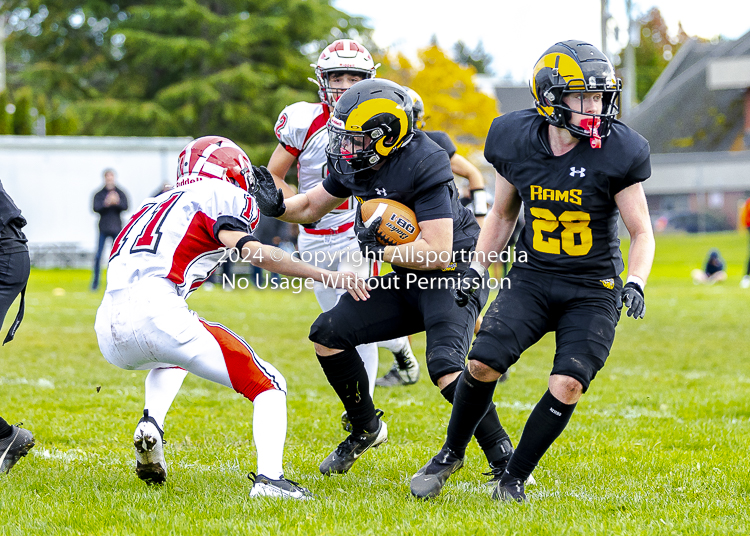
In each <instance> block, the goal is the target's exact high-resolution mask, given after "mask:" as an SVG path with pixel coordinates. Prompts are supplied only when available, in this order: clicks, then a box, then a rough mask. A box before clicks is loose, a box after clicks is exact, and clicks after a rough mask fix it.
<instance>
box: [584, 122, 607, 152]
mask: <svg viewBox="0 0 750 536" xmlns="http://www.w3.org/2000/svg"><path fill="white" fill-rule="evenodd" d="M601 124H602V120H601V119H599V118H598V117H584V118H583V119H582V120H581V128H582V129H583V130H585V131H586V132H587V133H588V134H590V136H591V137H590V138H589V142H590V143H591V148H592V149H601V147H602V137H601V136H600V135H599V127H600V126H601Z"/></svg>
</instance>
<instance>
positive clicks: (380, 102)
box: [255, 78, 512, 474]
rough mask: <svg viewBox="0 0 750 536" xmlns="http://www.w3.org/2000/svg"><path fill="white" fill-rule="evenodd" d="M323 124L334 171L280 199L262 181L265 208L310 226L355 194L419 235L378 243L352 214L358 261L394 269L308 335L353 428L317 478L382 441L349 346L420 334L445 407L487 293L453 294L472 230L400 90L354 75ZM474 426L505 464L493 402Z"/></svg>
mask: <svg viewBox="0 0 750 536" xmlns="http://www.w3.org/2000/svg"><path fill="white" fill-rule="evenodd" d="M328 129H329V138H330V142H329V147H328V151H327V152H328V165H329V169H330V175H329V176H328V177H327V178H326V179H325V180H324V181H323V183H322V184H319V185H318V186H316V187H315V188H313V189H312V190H310V191H308V192H306V193H304V194H298V195H296V196H294V197H290V198H288V199H286V200H284V198H283V195H282V194H281V191H280V190H278V191H277V190H276V188H275V186H274V183H273V180H272V178H271V177H270V175H268V177H266V176H265V175H264V176H261V177H258V179H257V183H258V189H257V191H256V194H255V195H256V199H257V201H258V205H259V207H260V210H261V212H263V214H266V215H268V216H273V217H278V218H280V219H283V220H285V221H290V222H296V223H305V222H311V221H315V220H317V219H318V218H320V217H321V216H322V215H323V214H326V213H328V212H329V211H330V210H331V209H333V208H335V207H336V206H338V205H339V204H341V202H342V199H345V198H347V197H349V196H351V195H355V196H356V197H357V198H358V199H359V201H360V203H361V202H364V201H367V200H369V199H373V198H387V199H393V200H395V201H398V202H400V203H403V204H404V205H406V206H408V207H409V208H411V209H412V210H413V211H414V212H415V214H416V217H417V221H418V223H419V226H420V229H421V237H420V238H418V239H417V240H416V241H414V242H411V243H409V244H402V245H399V246H382V245H380V244H379V243H378V242H377V240H376V238H375V230H376V229H377V227H378V225H379V219H376V220H375V221H373V222H372V223H371V224H370V225H369V227H366V226H365V225H364V224H363V223H362V219H361V216H360V217H358V218H357V222H356V223H355V228H356V231H357V237H358V239H359V242H360V248H361V249H362V252H363V254H364V256H365V257H368V258H372V257H375V258H377V259H379V260H383V261H386V262H389V263H391V265H392V266H393V272H391V273H389V274H386V275H384V276H381V277H377V278H373V279H372V280H371V285H370V287H371V289H370V297H369V299H367V300H366V301H355V300H354V299H349V298H347V297H346V296H343V297H342V298H341V299H340V300H339V302H338V304H337V305H336V306H335V307H334V308H333V309H331V310H330V311H327V312H324V313H323V314H321V315H320V316H319V317H318V319H317V320H316V321H315V322H314V324H313V325H312V328H311V330H310V339H311V340H312V341H313V342H314V343H315V352H316V354H317V357H318V360H319V362H320V365H321V367H322V368H323V371H324V373H325V375H326V377H327V378H328V381H329V383H330V384H331V386H332V387H333V389H334V390H335V391H336V394H337V395H338V396H339V398H340V399H341V401H342V402H343V404H344V408H345V409H346V412H347V414H348V417H349V419H350V421H351V424H352V426H353V432H352V433H351V434H350V435H349V436H348V437H347V438H346V439H345V440H344V441H343V442H342V443H341V444H340V445H339V446H338V447H337V448H336V449H335V450H334V451H333V452H332V453H331V454H330V455H329V456H328V457H327V458H326V459H325V460H324V461H323V462H322V463H321V465H320V470H321V472H322V473H324V474H331V473H345V472H347V471H348V470H349V469H350V468H351V466H352V465H353V464H354V462H355V461H356V460H357V458H358V457H359V456H360V455H361V454H362V453H363V452H365V451H366V450H367V449H369V448H371V447H375V446H377V445H379V444H381V443H383V442H384V441H386V439H387V438H388V434H387V428H386V425H385V423H384V422H383V421H382V420H381V419H380V415H382V413H380V412H377V413H376V410H375V407H374V405H373V403H372V399H371V397H370V395H369V393H368V389H367V374H366V372H365V368H364V365H363V363H362V360H361V358H360V357H359V354H358V353H357V350H356V349H355V347H356V346H358V345H360V344H364V343H368V342H375V341H382V340H387V339H392V338H395V337H400V336H404V335H411V334H413V333H418V332H420V331H426V332H427V350H426V356H427V369H428V371H429V374H430V379H431V380H432V381H433V383H434V384H435V385H437V386H438V388H439V389H440V392H441V394H442V395H443V396H444V397H445V398H446V399H447V400H448V401H449V402H452V401H453V394H454V392H455V387H456V380H457V378H458V376H459V374H460V373H461V371H462V370H463V369H464V367H465V357H466V352H468V349H469V345H470V343H471V334H472V330H471V327H472V326H473V325H474V322H475V320H476V318H477V315H478V314H479V311H481V309H482V306H483V305H484V304H485V302H486V300H487V297H488V295H489V289H488V288H485V289H481V290H480V291H478V292H476V293H474V294H473V295H472V296H471V297H470V298H469V299H468V300H467V303H466V304H464V305H465V307H459V306H458V305H457V304H456V303H455V301H454V299H453V296H452V294H451V289H453V288H454V287H455V286H456V285H457V281H458V274H460V273H461V272H462V271H463V270H464V269H466V268H467V267H468V260H469V253H470V252H471V251H472V250H473V249H474V247H475V245H476V240H477V237H478V235H479V225H477V222H476V220H475V219H474V216H473V215H472V214H471V212H470V211H469V210H468V209H466V208H465V207H463V206H462V205H461V204H460V203H459V202H458V193H457V191H456V187H455V185H454V183H453V174H452V173H451V169H450V162H449V160H448V155H447V154H446V152H445V151H443V150H442V149H441V148H440V147H439V146H438V145H437V144H435V143H434V142H433V141H431V140H430V139H429V138H428V137H427V136H425V134H424V133H423V132H420V131H418V130H417V131H415V130H413V128H412V103H411V98H410V97H409V96H408V94H407V93H406V91H405V90H404V89H403V88H402V87H401V86H399V85H398V84H395V83H394V82H391V81H389V80H384V79H382V78H374V79H370V80H363V81H361V82H357V83H356V84H354V85H353V86H352V87H351V88H350V89H348V90H347V91H346V92H345V93H344V94H343V95H342V96H341V98H340V99H339V100H338V102H337V103H336V107H335V108H334V112H333V115H332V118H331V120H330V121H329V125H328ZM259 175H260V173H259ZM485 409H486V408H485ZM472 433H473V434H474V435H475V436H476V437H477V441H478V442H479V445H480V446H481V447H482V449H483V450H484V452H485V454H486V456H487V459H488V461H489V462H490V464H491V467H495V466H501V465H502V466H504V465H505V463H506V462H507V458H508V457H509V456H510V452H511V451H512V445H511V444H510V440H509V439H508V434H507V433H506V432H505V430H503V428H502V426H501V425H500V421H499V419H498V417H497V412H496V411H495V408H494V406H493V407H492V408H489V409H486V411H485V415H483V416H482V418H481V419H479V422H478V426H477V427H476V430H473V431H472Z"/></svg>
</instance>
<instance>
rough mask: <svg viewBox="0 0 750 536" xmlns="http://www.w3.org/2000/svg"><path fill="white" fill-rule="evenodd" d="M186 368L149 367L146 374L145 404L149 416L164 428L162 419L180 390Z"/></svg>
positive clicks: (185, 374)
mask: <svg viewBox="0 0 750 536" xmlns="http://www.w3.org/2000/svg"><path fill="white" fill-rule="evenodd" d="M185 376H187V370H184V369H181V368H177V367H170V368H155V369H151V370H150V371H149V373H148V375H147V376H146V404H145V406H144V408H143V409H147V410H148V414H149V416H151V417H153V418H154V420H155V421H156V422H157V423H159V427H160V428H161V429H162V430H164V419H165V418H166V417H167V412H168V411H169V408H170V406H171V405H172V402H173V401H174V398H175V397H176V396H177V393H178V392H179V391H180V387H181V386H182V381H183V380H184V379H185Z"/></svg>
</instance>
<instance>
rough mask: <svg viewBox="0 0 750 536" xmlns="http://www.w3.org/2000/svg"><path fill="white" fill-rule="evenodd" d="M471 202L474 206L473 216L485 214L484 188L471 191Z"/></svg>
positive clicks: (485, 196) (485, 199)
mask: <svg viewBox="0 0 750 536" xmlns="http://www.w3.org/2000/svg"><path fill="white" fill-rule="evenodd" d="M471 204H472V206H473V207H474V216H486V215H487V192H485V191H484V189H477V190H472V191H471Z"/></svg>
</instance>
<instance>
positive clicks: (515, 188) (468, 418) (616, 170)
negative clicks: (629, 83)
mask: <svg viewBox="0 0 750 536" xmlns="http://www.w3.org/2000/svg"><path fill="white" fill-rule="evenodd" d="M621 84H622V82H621V81H620V80H619V79H617V78H616V77H615V73H614V69H613V68H612V65H611V63H610V62H609V60H608V59H607V57H606V56H604V55H603V54H602V53H601V52H600V51H599V50H597V49H596V48H595V47H594V46H592V45H590V44H588V43H584V42H581V41H565V42H561V43H557V44H555V45H554V46H552V47H551V48H549V49H548V50H547V51H546V52H545V53H544V54H543V55H542V57H541V58H540V59H539V61H538V62H537V64H536V66H535V67H534V75H533V81H532V93H533V95H534V98H535V99H536V110H534V109H531V110H523V111H519V112H513V113H509V114H507V115H503V116H501V117H498V118H496V119H495V120H494V122H493V124H492V127H491V128H490V131H489V134H488V136H487V142H486V145H485V157H486V158H487V160H488V161H489V162H490V163H491V164H492V165H493V166H494V167H495V169H496V171H497V178H496V188H495V203H494V205H493V207H492V210H491V211H490V212H489V214H488V216H487V219H486V221H485V225H484V227H483V229H482V232H481V235H480V237H479V242H478V244H477V249H476V255H475V258H474V260H473V262H472V263H471V266H470V268H469V269H468V270H467V271H466V272H465V273H464V281H465V283H466V285H465V286H464V287H462V288H461V289H459V291H458V292H456V301H457V303H458V304H459V305H461V304H464V303H467V300H468V298H469V297H470V296H471V295H472V294H474V293H475V292H477V290H478V289H479V288H481V282H482V276H483V274H484V273H485V271H486V269H487V267H488V265H489V260H488V257H489V255H490V254H491V253H492V252H498V251H501V250H502V249H503V248H504V247H505V244H506V242H507V241H508V237H509V236H510V234H511V232H512V231H513V227H514V225H515V222H516V218H517V216H518V212H519V209H520V207H521V203H522V202H523V206H524V212H525V218H526V219H525V224H524V227H523V229H522V231H521V235H520V237H519V240H518V243H517V245H516V250H517V251H520V252H523V253H525V254H526V262H516V263H514V265H513V268H512V269H511V271H510V273H509V279H510V281H511V285H510V288H508V289H507V290H501V291H500V292H499V294H498V296H497V298H496V299H495V301H494V302H493V303H492V304H491V305H490V307H489V309H488V310H487V312H486V313H485V315H484V321H483V323H482V327H481V329H480V331H479V334H478V335H477V338H476V340H475V341H474V344H473V346H472V349H471V352H470V353H469V366H468V367H467V369H466V370H464V372H463V374H462V375H461V378H460V379H459V383H458V387H457V388H456V395H455V400H454V405H453V412H452V414H451V419H450V422H449V424H448V432H447V439H446V442H445V444H444V446H443V448H442V449H441V450H440V453H439V454H438V455H437V456H435V457H434V458H433V459H432V460H430V461H429V462H428V463H427V464H426V465H425V466H424V467H423V468H422V469H420V471H419V472H417V474H415V475H414V477H413V478H412V482H411V491H412V493H413V494H414V495H415V496H418V497H434V496H436V495H438V494H439V493H440V490H441V488H442V486H443V484H444V483H445V481H446V479H447V478H448V477H449V476H450V475H451V474H452V473H453V472H455V471H457V470H458V469H460V468H461V466H462V465H463V459H464V453H465V450H466V445H467V444H468V442H469V440H470V439H471V436H472V433H473V431H474V427H475V426H476V424H477V423H478V422H479V419H481V418H482V416H483V415H484V412H486V410H487V407H489V406H490V405H492V395H493V392H494V390H495V385H496V383H497V379H498V378H499V377H500V375H501V374H502V373H504V372H505V371H506V370H507V369H508V368H509V367H510V366H511V365H513V364H514V363H515V362H516V361H517V360H518V359H519V357H520V356H521V353H522V352H523V351H525V350H526V349H527V348H529V347H530V346H531V345H533V344H534V343H536V342H537V341H538V340H539V339H541V337H542V336H543V335H544V334H545V333H547V332H550V331H554V332H555V335H556V342H557V351H556V353H555V358H554V365H553V367H552V371H551V375H550V377H549V389H548V390H547V392H546V393H545V394H544V396H542V398H541V400H540V401H539V402H538V403H537V404H536V406H535V408H534V410H533V411H532V412H531V415H530V416H529V418H528V421H527V422H526V426H525V427H524V430H523V434H522V435H521V439H520V441H519V442H518V445H517V447H516V450H515V452H514V453H513V455H512V456H511V457H510V459H509V461H508V464H507V466H506V467H505V470H504V472H503V473H502V475H500V477H499V478H498V480H497V484H496V486H495V490H494V492H493V497H494V498H495V499H499V500H511V501H518V502H523V501H526V495H525V489H524V482H525V481H526V479H527V478H528V477H529V476H530V475H531V472H532V471H533V470H534V468H535V467H536V466H537V464H538V463H539V460H540V459H541V458H542V456H543V455H544V453H545V452H546V451H547V449H548V448H549V447H550V446H551V445H552V443H553V442H554V441H555V439H556V438H557V437H558V436H559V435H560V434H561V433H562V432H563V430H564V429H565V426H566V425H567V423H568V421H569V420H570V417H571V415H572V414H573V410H574V409H575V406H576V403H577V402H578V400H579V399H580V397H581V395H582V394H583V393H584V392H586V391H587V390H588V388H589V385H590V383H591V381H592V380H593V379H594V377H595V376H596V374H597V372H598V371H599V370H600V369H601V368H602V367H603V366H604V363H605V361H606V359H607V356H608V355H609V351H610V348H611V347H612V342H613V341H614V336H615V326H616V325H617V322H618V320H619V318H620V311H621V310H622V306H623V304H624V305H625V306H626V307H628V315H629V316H632V317H634V318H642V317H643V315H644V313H645V311H646V307H645V303H644V294H643V289H644V287H645V285H646V280H647V279H648V275H649V273H650V271H651V265H652V263H653V259H654V237H653V231H652V229H651V220H650V218H649V213H648V206H647V204H646V197H645V195H644V193H643V187H642V185H641V182H643V181H644V180H646V179H647V178H648V177H649V176H650V174H651V165H650V156H649V155H650V151H649V145H648V142H647V141H646V140H645V139H644V138H643V137H641V136H640V135H639V134H638V133H636V132H635V131H633V130H631V129H630V128H628V127H627V126H625V125H624V124H622V123H620V122H619V121H617V120H616V119H615V117H616V115H617V112H618V103H619V97H620V92H621ZM618 214H619V215H621V216H622V219H623V221H624V223H625V226H626V228H627V230H628V232H629V233H630V237H631V243H630V250H629V257H628V274H627V281H626V284H625V285H624V286H623V284H622V281H621V279H620V273H621V272H622V271H623V268H624V265H623V261H622V255H621V254H620V241H619V239H618V238H617V219H618ZM519 258H520V257H519Z"/></svg>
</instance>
